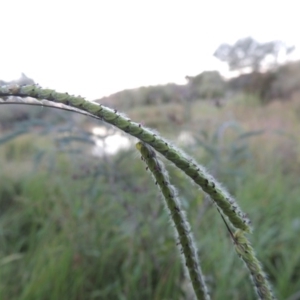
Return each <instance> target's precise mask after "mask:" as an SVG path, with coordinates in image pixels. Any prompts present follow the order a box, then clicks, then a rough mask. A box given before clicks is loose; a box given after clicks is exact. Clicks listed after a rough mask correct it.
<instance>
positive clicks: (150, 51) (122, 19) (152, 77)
mask: <svg viewBox="0 0 300 300" xmlns="http://www.w3.org/2000/svg"><path fill="white" fill-rule="evenodd" d="M241 4H242V5H241ZM296 7H297V2H296V1H289V0H286V1H284V2H283V1H276V2H275V1H267V0H266V1H243V2H241V1H233V0H231V1H226V2H225V1H209V2H208V3H207V2H204V1H189V0H185V1H183V0H182V1H175V0H174V1H167V0H166V1H162V0H160V1H133V0H130V1H121V0H119V1H92V0H90V1H68V0H65V1H63V0H60V1H47V0H44V1H34V0H30V1H21V0H19V1H13V0H11V1H5V2H4V3H2V5H1V9H2V12H4V13H3V15H2V17H1V20H0V25H1V28H2V29H3V30H2V34H1V41H2V43H1V50H0V53H1V57H2V63H1V68H0V79H2V80H6V81H8V80H13V79H18V78H19V77H20V75H21V73H25V74H26V75H27V76H28V77H30V78H32V79H34V80H35V81H36V82H37V83H39V84H40V85H41V86H42V87H45V88H53V89H55V90H57V91H60V92H69V93H72V94H75V95H82V96H84V97H86V98H87V99H91V100H93V99H97V98H101V97H103V96H108V95H110V94H112V93H115V92H118V91H121V90H124V89H131V88H138V87H140V86H149V85H159V84H166V83H177V84H183V83H185V76H187V75H189V76H195V75H197V74H199V73H201V72H203V71H205V70H218V71H219V72H220V73H221V74H222V75H225V76H226V74H228V67H227V65H226V64H225V63H221V62H220V61H218V60H217V59H216V58H214V57H213V52H214V51H215V50H216V48H217V47H218V46H219V45H220V44H221V43H224V42H226V43H234V42H235V41H236V40H237V39H239V38H243V37H246V36H252V37H253V38H255V39H257V40H258V41H271V40H282V41H283V42H286V43H287V44H288V45H295V46H296V51H295V53H294V54H293V57H294V58H299V57H300V55H299V48H300V37H299V35H298V32H297V31H298V28H299V25H300V24H299V23H300V21H299V18H298V10H297V9H296Z"/></svg>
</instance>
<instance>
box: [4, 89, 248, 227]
mask: <svg viewBox="0 0 300 300" xmlns="http://www.w3.org/2000/svg"><path fill="white" fill-rule="evenodd" d="M6 96H18V97H32V98H35V99H39V100H41V99H46V100H48V101H52V102H59V103H63V104H65V105H68V106H71V107H75V108H76V109H80V110H83V111H86V112H88V113H89V114H92V115H94V116H97V117H99V118H101V119H102V120H104V121H106V122H107V123H110V124H112V125H114V126H116V127H118V128H119V129H121V130H123V131H125V132H127V133H129V134H130V135H132V136H135V137H137V138H138V139H140V140H141V141H143V142H145V143H147V144H149V145H151V146H152V147H153V148H154V149H155V150H156V151H158V152H160V153H161V154H162V155H164V156H165V157H166V158H167V159H168V160H170V161H172V162H173V163H174V164H175V165H176V166H177V167H178V168H180V169H181V170H182V171H184V172H185V173H186V174H187V175H188V176H189V177H190V178H191V179H192V180H193V181H194V182H195V183H196V184H198V185H199V186H200V187H201V188H202V190H203V191H204V192H205V193H207V194H208V195H209V196H210V197H211V199H212V200H213V201H214V202H215V203H216V204H217V206H218V207H220V209H221V210H222V211H223V213H224V215H226V216H227V218H228V219H229V221H230V222H231V223H232V225H233V226H234V227H236V228H238V229H241V230H243V231H248V232H250V231H251V228H250V226H249V220H248V219H247V218H246V216H245V214H244V213H242V211H241V209H240V208H239V206H238V205H237V203H236V202H235V200H234V199H233V198H232V197H231V196H230V195H229V194H228V193H227V191H226V190H225V189H224V188H223V187H222V186H221V184H220V183H218V182H217V181H216V180H215V179H214V178H213V177H212V176H211V175H209V174H208V173H207V172H206V170H205V169H204V168H203V167H202V166H201V165H198V164H197V163H196V162H195V161H194V160H193V159H192V158H190V157H188V156H187V155H186V154H185V153H183V152H182V151H181V150H179V149H177V148H176V147H175V146H173V145H171V144H170V143H169V142H168V141H167V140H165V139H163V138H162V137H160V136H159V135H158V134H157V133H154V132H152V131H151V130H149V129H147V128H144V127H143V126H142V125H141V124H139V123H135V122H132V121H131V120H130V119H128V118H126V117H124V116H123V115H122V114H120V113H118V112H117V111H116V110H112V109H110V108H108V107H105V106H103V105H101V104H98V103H95V102H91V101H87V100H85V99H84V98H83V97H80V96H78V97H75V96H71V95H69V94H68V93H58V92H56V91H54V90H51V89H42V88H40V87H39V86H36V85H27V86H19V85H10V86H2V87H0V97H6Z"/></svg>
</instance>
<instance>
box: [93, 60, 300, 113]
mask: <svg viewBox="0 0 300 300" xmlns="http://www.w3.org/2000/svg"><path fill="white" fill-rule="evenodd" d="M186 80H187V83H186V84H185V85H177V84H174V83H169V84H166V85H157V86H148V87H140V88H137V89H131V90H124V91H120V92H118V93H115V94H112V95H110V96H108V97H104V98H101V99H99V100H97V101H98V102H100V103H102V104H106V105H111V106H113V107H116V108H119V109H126V107H132V106H135V105H143V106H144V105H157V104H160V103H184V102H185V101H192V100H196V99H202V100H214V101H217V102H218V101H219V100H220V99H224V98H228V95H232V94H233V93H241V92H243V93H252V94H256V95H257V96H258V97H259V98H260V99H261V101H262V102H263V103H266V102H270V101H272V100H273V99H282V100H286V99H289V98H290V97H291V96H292V94H293V93H295V92H298V91H300V62H299V61H297V62H292V63H287V64H284V65H281V66H279V67H277V68H276V69H273V70H271V71H268V72H265V73H262V72H252V73H248V74H242V75H240V76H237V77H235V78H231V79H229V80H225V79H224V78H223V77H222V76H221V75H220V73H219V72H218V71H205V72H202V73H201V74H199V75H197V76H186Z"/></svg>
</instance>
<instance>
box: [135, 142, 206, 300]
mask: <svg viewBox="0 0 300 300" xmlns="http://www.w3.org/2000/svg"><path fill="white" fill-rule="evenodd" d="M136 148H137V149H138V150H139V151H140V152H141V155H142V159H143V160H144V161H145V162H146V164H147V166H148V168H149V170H150V171H151V173H152V175H153V177H154V180H155V182H156V183H157V184H158V186H159V188H160V191H161V193H162V194H163V197H164V199H165V201H164V202H165V206H166V207H167V209H168V211H169V214H170V217H171V219H172V223H173V225H174V228H175V235H176V239H178V240H179V244H180V246H181V249H182V250H181V252H182V254H183V257H184V265H185V266H186V267H187V270H188V273H189V275H190V278H191V281H192V285H193V288H194V291H195V294H196V296H197V299H198V300H202V299H205V300H209V299H210V296H209V294H208V289H207V287H206V283H205V278H204V275H203V274H202V271H201V267H200V262H199V259H198V255H197V249H196V246H195V242H194V239H193V236H192V233H191V229H190V225H189V223H188V221H187V220H186V218H185V214H184V212H183V211H182V209H181V202H180V200H179V198H178V197H177V193H176V190H175V188H174V187H173V186H172V185H171V183H170V181H169V175H168V172H167V171H166V169H165V167H164V165H163V163H162V162H161V161H159V160H158V159H157V156H156V154H155V151H154V150H153V149H152V148H151V147H150V146H148V145H146V144H144V143H142V142H138V143H137V144H136Z"/></svg>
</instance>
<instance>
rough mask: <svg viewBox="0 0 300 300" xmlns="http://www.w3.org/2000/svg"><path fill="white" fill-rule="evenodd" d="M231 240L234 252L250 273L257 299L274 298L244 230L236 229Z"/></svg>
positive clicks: (269, 299) (266, 299) (267, 299)
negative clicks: (233, 244)
mask: <svg viewBox="0 0 300 300" xmlns="http://www.w3.org/2000/svg"><path fill="white" fill-rule="evenodd" d="M233 241H234V243H235V250H236V252H237V253H238V255H239V257H240V258H241V259H242V260H243V261H244V263H245V265H246V267H247V269H248V270H249V272H250V274H251V279H252V281H253V284H254V287H255V290H256V293H257V296H258V297H259V299H262V300H272V299H275V298H274V296H273V293H272V289H271V286H270V284H269V282H268V279H267V276H266V274H265V273H264V271H263V269H262V266H261V263H260V262H259V260H258V259H257V258H256V256H255V252H254V249H253V248H252V247H251V245H250V242H249V241H248V239H247V238H246V237H245V235H244V232H242V231H241V230H237V231H236V232H235V233H234V234H233Z"/></svg>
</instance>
